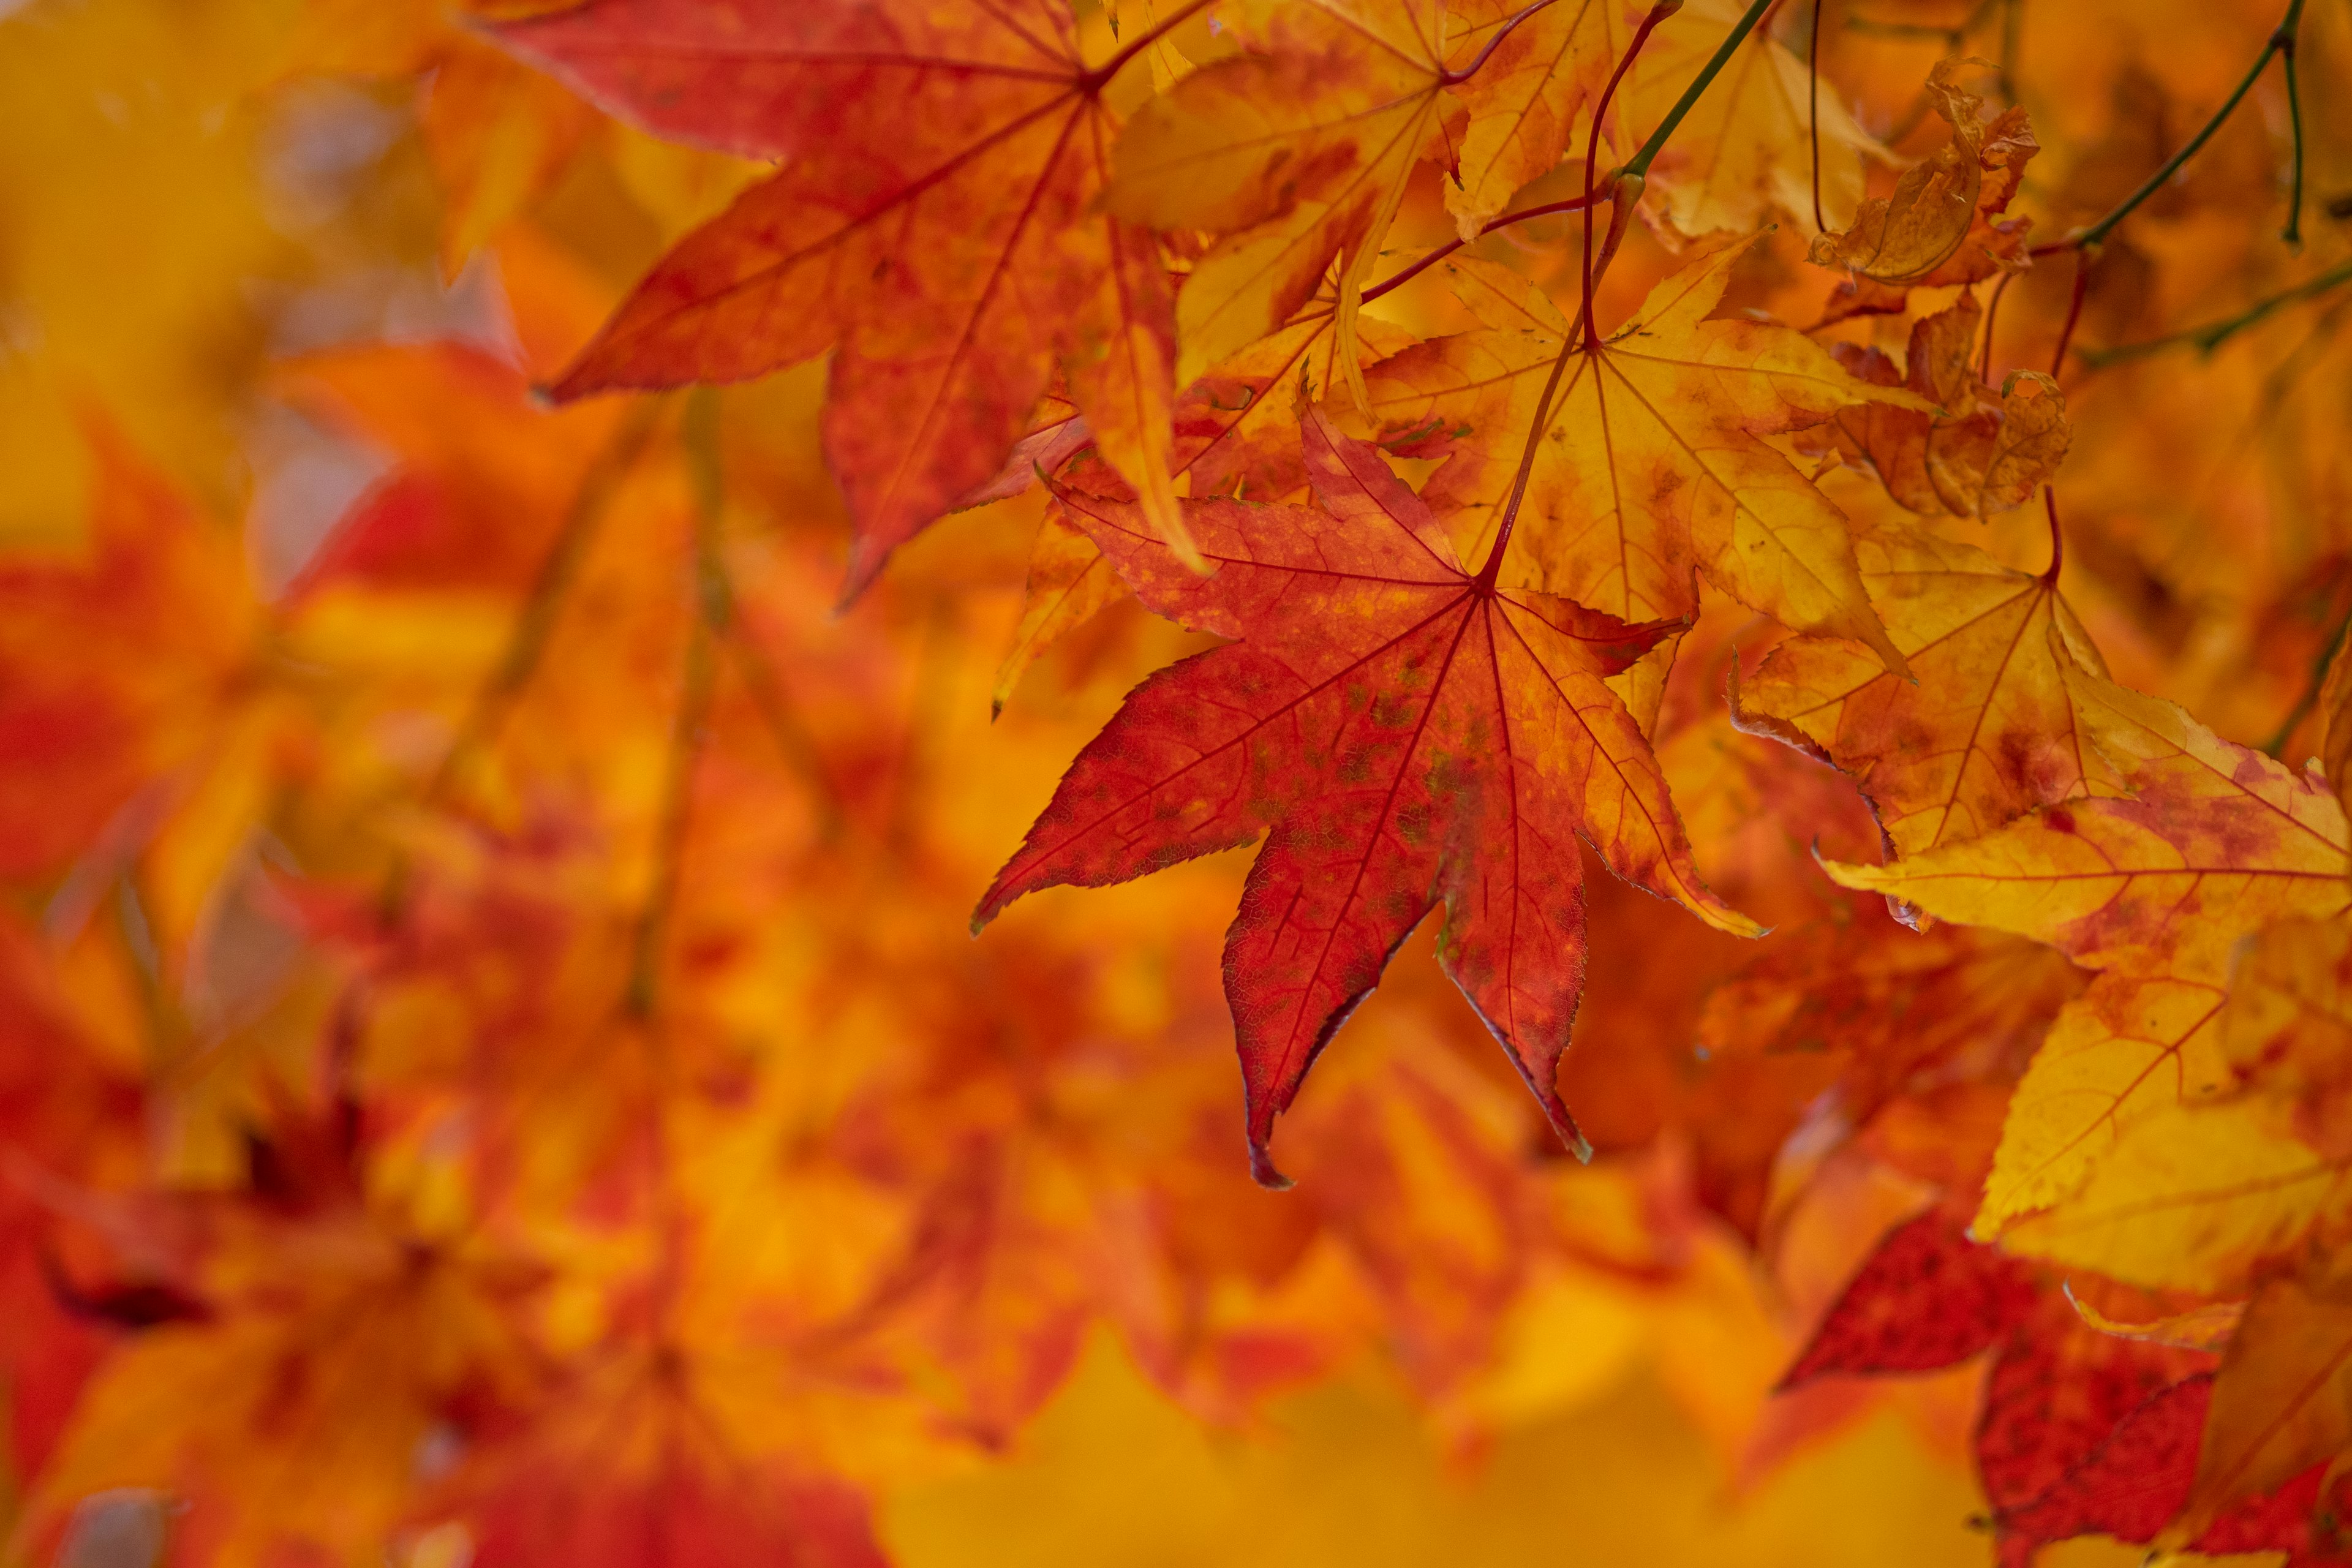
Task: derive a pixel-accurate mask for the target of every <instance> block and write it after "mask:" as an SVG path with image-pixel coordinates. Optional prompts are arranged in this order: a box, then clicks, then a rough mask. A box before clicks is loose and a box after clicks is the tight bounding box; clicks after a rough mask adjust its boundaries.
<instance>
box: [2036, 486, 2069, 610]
mask: <svg viewBox="0 0 2352 1568" xmlns="http://www.w3.org/2000/svg"><path fill="white" fill-rule="evenodd" d="M2042 510H2044V511H2046V512H2048V513H2049V514H2050V564H2049V566H2048V567H2046V568H2044V569H2043V571H2042V581H2043V582H2044V583H2047V584H2050V585H2051V586H2052V587H2053V588H2054V587H2056V586H2057V585H2058V568H2060V567H2061V566H2063V565H2064V564H2065V563H2066V535H2065V534H2064V533H2063V531H2061V530H2060V529H2059V527H2058V490H2057V487H2055V486H2054V485H2043V486H2042Z"/></svg>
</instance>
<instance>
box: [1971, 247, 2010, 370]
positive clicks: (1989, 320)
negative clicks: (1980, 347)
mask: <svg viewBox="0 0 2352 1568" xmlns="http://www.w3.org/2000/svg"><path fill="white" fill-rule="evenodd" d="M2016 277H2017V274H2016V273H2014V272H2004V273H2002V274H2001V275H2000V282H1998V283H1996V284H1994V285H1993V286H1992V298H1991V299H1990V300H1987V301H1985V322H1984V334H1985V337H1984V360H1983V363H1982V366H1981V368H1979V370H1978V372H1977V379H1978V380H1979V381H1981V382H1983V383H1984V384H1986V385H1987V386H1990V385H1991V384H1992V329H1993V323H1994V322H1995V321H1999V320H2000V297H2001V296H2002V295H2004V294H2006V293H2008V292H2009V285H2010V283H2011V280H2012V279H2015V278H2016Z"/></svg>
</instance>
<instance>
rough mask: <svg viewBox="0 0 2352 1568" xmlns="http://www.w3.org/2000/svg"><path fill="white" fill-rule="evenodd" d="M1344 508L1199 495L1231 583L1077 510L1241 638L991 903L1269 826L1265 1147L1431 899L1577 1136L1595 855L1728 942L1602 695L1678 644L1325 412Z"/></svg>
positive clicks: (1251, 972)
mask: <svg viewBox="0 0 2352 1568" xmlns="http://www.w3.org/2000/svg"><path fill="white" fill-rule="evenodd" d="M1305 452H1306V458H1307V468H1308V472H1309V475H1310V476H1311V477H1312V479H1314V481H1315V484H1316V489H1317V492H1318V499H1319V500H1321V502H1322V510H1315V511H1309V510H1302V509H1297V508H1288V507H1250V506H1247V505H1244V504H1242V503H1237V502H1232V501H1193V502H1190V503H1188V504H1187V507H1186V512H1187V517H1188V521H1189V524H1190V526H1192V528H1193V530H1194V531H1195V532H1196V535H1197V536H1198V537H1200V538H1201V539H1202V540H1203V541H1204V544H1203V550H1204V552H1205V554H1206V557H1207V559H1208V560H1209V561H1210V562H1211V563H1212V565H1213V568H1214V570H1213V573H1212V574H1211V575H1209V576H1208V577H1206V578H1200V577H1196V576H1194V575H1193V574H1191V573H1189V572H1187V571H1184V570H1183V569H1182V568H1181V564H1179V563H1177V562H1176V561H1175V559H1174V557H1173V556H1172V555H1171V553H1170V552H1168V551H1167V550H1166V549H1165V548H1164V547H1163V546H1161V545H1159V544H1157V543H1155V542H1152V540H1151V539H1150V538H1149V537H1148V536H1146V535H1144V534H1139V533H1138V532H1137V531H1135V521H1136V511H1135V509H1134V508H1133V507H1131V506H1123V505H1115V504H1109V503H1104V502H1099V501H1095V500H1089V499H1088V498H1086V497H1084V496H1081V495H1078V494H1076V493H1075V492H1070V493H1066V495H1065V497H1064V502H1065V504H1066V505H1067V506H1068V507H1069V508H1070V510H1071V511H1072V514H1073V516H1074V517H1075V518H1076V519H1077V521H1079V522H1080V524H1081V525H1082V526H1084V527H1086V528H1087V531H1089V532H1090V533H1091V534H1092V535H1093V537H1094V539H1095V542H1096V543H1097V545H1098V546H1099V547H1100V548H1101V549H1102V550H1103V552H1104V553H1105V554H1107V555H1108V556H1110V557H1111V558H1112V560H1113V561H1114V562H1115V563H1117V564H1118V566H1119V567H1120V568H1121V570H1122V574H1123V575H1124V576H1125V577H1126V578H1127V580H1128V582H1129V585H1130V586H1132V587H1133V588H1134V589H1135V590H1136V592H1137V594H1138V595H1139V596H1141V597H1142V598H1143V600H1144V602H1145V603H1146V604H1147V605H1150V606H1151V607H1152V608H1154V609H1156V610H1159V611H1160V612H1161V613H1163V614H1167V615H1171V616H1174V617H1175V618H1177V619H1179V620H1181V621H1183V622H1184V623H1186V624H1188V625H1191V626H1196V627H1198V628H1200V629H1202V630H1208V631H1214V632H1218V633H1221V634H1222V635H1224V636H1227V637H1236V638H1239V639H1241V640H1239V641H1237V642H1235V643H1234V644H1233V645H1232V646H1230V647H1223V648H1219V649H1216V650H1213V651H1212V652H1210V653H1206V654H1202V655H1200V656H1198V657H1196V658H1192V659H1188V660H1186V661H1184V662H1183V663H1181V664H1179V665H1176V666H1174V667H1172V668H1171V669H1169V670H1166V671H1163V672H1162V673H1161V674H1160V675H1159V676H1156V677H1154V678H1153V679H1151V680H1150V681H1147V682H1146V683H1145V684H1144V685H1143V686H1142V687H1140V688H1139V689H1137V690H1136V691H1135V692H1134V693H1133V694H1131V695H1130V696H1129V699H1128V701H1127V704H1126V706H1125V707H1123V708H1122V709H1121V710H1120V711H1119V712H1118V715H1116V716H1115V717H1114V718H1113V719H1112V720H1111V721H1110V723H1109V724H1108V726H1107V727H1106V728H1105V730H1104V731H1103V733H1102V734H1101V735H1099V736H1097V738H1096V739H1095V741H1094V742H1091V743H1090V744H1089V745H1088V746H1087V749H1086V751H1085V752H1081V753H1080V755H1079V757H1078V760H1077V761H1076V763H1074V764H1073V765H1072V767H1071V770H1070V772H1069V773H1068V774H1067V775H1066V777H1065V778H1064V779H1063V781H1062V784H1061V785H1060V787H1059V788H1058V789H1057V790H1056V791H1055V796H1054V799H1053V802H1052V803H1051V804H1050V805H1047V807H1046V808H1045V812H1044V814H1043V815H1042V816H1039V818H1038V820H1037V822H1036V824H1035V826H1033V827H1032V828H1031V829H1030V831H1029V835H1028V837H1027V838H1026V840H1025V841H1024V844H1023V847H1022V848H1021V849H1020V850H1019V851H1018V852H1017V853H1016V854H1015V855H1014V856H1013V858H1012V859H1011V860H1010V861H1008V862H1007V863H1006V865H1005V867H1004V868H1003V870H1002V871H1000V872H999V873H998V875H997V878H996V880H995V882H994V883H993V884H992V886H991V887H990V888H989V889H988V891H987V893H986V894H985V895H983V897H982V900H981V902H980V908H979V910H978V912H977V914H976V915H975V916H974V920H975V923H985V922H986V921H989V920H991V919H992V918H993V917H994V916H995V915H996V914H997V913H998V912H1000V911H1001V910H1003V908H1004V906H1005V905H1007V904H1009V903H1010V902H1012V901H1013V900H1014V899H1015V898H1018V897H1019V896H1020V895H1022V894H1023V893H1026V892H1032V891H1034V890H1036V889H1040V888H1044V887H1049V886H1053V885H1055V884H1058V883H1076V884H1079V885H1087V886H1099V885H1101V884H1104V883H1108V882H1116V881H1124V880H1127V879H1129V878H1132V877H1136V876H1139V875H1141V874H1143V873H1144V872H1146V871H1150V870H1156V869H1158V868H1161V867H1164V866H1168V865H1171V864H1173V863H1175V862H1176V861H1179V860H1183V859H1188V858H1192V857H1193V856H1197V855H1203V854H1208V853H1210V852H1212V851H1214V850H1218V849H1224V848H1230V847H1234V846H1237V845H1241V844H1246V843H1249V842H1251V841H1252V840H1254V839H1255V838H1256V837H1258V835H1259V834H1261V833H1263V832H1266V831H1267V830H1268V829H1271V830H1272V834H1271V837H1269V838H1268V840H1267V843H1266V846H1265V848H1264V849H1263V850H1262V851H1261V852H1260V854H1259V856H1258V858H1257V861H1256V863H1255V866H1254V868H1252V870H1251V873H1250V879H1249V883H1248V886H1247V888H1246V889H1244V893H1243V900H1242V909H1241V912H1240V914H1239V916H1238V917H1237V918H1236V919H1235V921H1234V926H1233V929H1232V931H1230V932H1229V933H1228V935H1227V938H1226V950H1225V951H1226V958H1225V973H1226V988H1227V995H1228V997H1229V998H1230V1000H1231V1002H1232V1004H1233V1009H1234V1020H1235V1025H1236V1027H1237V1029H1238V1031H1239V1036H1240V1048H1241V1054H1242V1062H1243V1071H1244V1081H1245V1083H1246V1085H1247V1088H1248V1091H1249V1117H1248V1122H1249V1137H1250V1146H1251V1151H1252V1160H1253V1163H1254V1165H1255V1169H1256V1170H1257V1171H1258V1173H1259V1174H1260V1175H1261V1177H1262V1179H1265V1180H1266V1181H1269V1182H1272V1181H1278V1180H1280V1177H1279V1175H1278V1173H1276V1171H1275V1168H1274V1166H1273V1164H1272V1163H1271V1160H1270V1159H1269V1157H1268V1155H1267V1153H1266V1143H1267V1141H1268V1139H1269V1138H1270V1136H1271V1134H1272V1131H1273V1124H1274V1118H1275V1117H1276V1114H1278V1113H1279V1112H1280V1111H1281V1110H1283V1109H1285V1108H1286V1106H1287V1105H1288V1104H1289V1103H1290V1100H1291V1098H1292V1097H1293V1096H1294V1095H1296V1094H1297V1090H1298V1086H1299V1084H1300V1082H1301V1081H1302V1080H1303V1079H1304V1078H1305V1077H1306V1074H1307V1068H1309V1067H1310V1066H1311V1065H1312V1063H1313V1061H1314V1058H1315V1057H1316V1056H1317V1054H1318V1053H1319V1052H1320V1051H1321V1049H1322V1047H1324V1046H1325V1045H1326V1044H1327V1043H1328V1041H1329V1039H1330V1037H1331V1035H1332V1034H1333V1033H1334V1032H1335V1031H1336V1030H1337V1029H1338V1027H1339V1025H1340V1024H1341V1023H1343V1022H1344V1021H1345V1020H1346V1017H1347V1016H1348V1014H1349V1012H1350V1011H1351V1010H1353V1008H1354V1007H1355V1005H1356V1004H1357V1003H1358V1002H1359V1001H1360V1000H1361V999H1362V997H1363V996H1364V994H1366V993H1367V992H1369V991H1370V989H1371V988H1372V986H1373V985H1374V984H1375V983H1377V981H1378V980H1379V978H1380V973H1381V968H1382V967H1383V965H1384V964H1385V963H1386V962H1387V959H1388V956H1389V954H1390V953H1391V952H1394V951H1395V949H1396V947H1397V945H1398V944H1399V943H1400V942H1402V941H1403V940H1404V939H1405V937H1406V936H1407V935H1409V934H1410V933H1411V932H1412V929H1413V927H1414V926H1416V925H1417V924H1419V923H1420V921H1421V920H1422V919H1423V916H1425V915H1426V914H1427V913H1428V912H1429V911H1430V910H1431V909H1432V908H1433V907H1434V906H1435V905H1437V904H1438V903H1439V902H1441V901H1442V902H1444V904H1445V906H1446V910H1447V924H1446V931H1445V935H1444V939H1443V942H1442V952H1443V955H1444V961H1445V963H1446V967H1447V971H1448V973H1451V974H1453V975H1454V978H1455V979H1456V981H1457V982H1458V983H1459V984H1461V986H1462V988H1463V990H1464V993H1465V994H1466V995H1467V996H1468V997H1469V998H1470V999H1471V1001H1472V1004H1473V1005H1475V1007H1476V1008H1477V1009H1478V1012H1479V1015H1480V1016H1481V1017H1483V1018H1484V1019H1485V1020H1486V1023H1487V1026H1488V1027H1489V1028H1491V1029H1492V1030H1493V1031H1494V1032H1495V1034H1496V1037H1497V1038H1499V1039H1500V1040H1501V1041H1503V1043H1504V1045H1505V1047H1507V1049H1508V1050H1509V1051H1510V1053H1511V1056H1512V1059H1513V1061H1514V1062H1515V1064H1516V1065H1517V1067H1518V1068H1519V1070H1520V1072H1521V1074H1522V1075H1523V1076H1524V1077H1525V1078H1526V1079H1527V1081H1528V1087H1529V1088H1530V1089H1532V1090H1533V1091H1534V1092H1535V1094H1536V1096H1537V1099H1538V1100H1539V1101H1540V1102H1541V1103H1542V1105H1543V1107H1544V1110H1545V1112H1546V1114H1547V1116H1548V1117H1549V1119H1550V1120H1551V1121H1552V1123H1553V1125H1554V1126H1555V1127H1556V1128H1557V1129H1558V1130H1559V1132H1560V1135H1561V1136H1562V1137H1563V1138H1564V1139H1566V1140H1568V1141H1569V1142H1570V1143H1571V1144H1572V1145H1578V1146H1581V1142H1582V1140H1581V1136H1580V1134H1579V1133H1578V1132H1577V1131H1576V1130H1575V1123H1574V1121H1573V1120H1572V1119H1571V1118H1570V1115H1569V1113H1568V1110H1567V1107H1566V1106H1565V1105H1564V1104H1563V1103H1561V1101H1560V1099H1559V1090H1558V1089H1557V1088H1556V1087H1555V1086H1554V1082H1553V1079H1554V1075H1555V1073H1556V1071H1557V1068H1558V1066H1559V1056H1560V1053H1561V1051H1562V1050H1563V1049H1565V1048H1566V1047H1567V1044H1568V1033H1569V1026H1570V1022H1571V1021H1572V1019H1573V1017H1574V1015H1575V1006H1576V999H1577V995H1578V993H1579V991H1580V988H1581V979H1582V963H1581V957H1582V952H1583V900H1582V879H1583V873H1582V868H1581V867H1580V864H1579V860H1578V856H1579V853H1580V852H1579V849H1578V845H1577V840H1578V838H1579V837H1582V838H1584V839H1585V840H1587V841H1589V842H1591V844H1592V845H1593V847H1595V848H1596V849H1597V850H1599V851H1600V853H1601V857H1602V858H1603V859H1605V860H1606V861H1607V862H1608V863H1609V866H1610V868H1611V869H1612V870H1614V871H1615V872H1617V873H1618V875H1620V876H1622V877H1624V878H1626V879H1630V880H1633V881H1635V882H1637V883H1639V884H1641V885H1642V886H1643V887H1645V888H1648V889H1651V890H1652V891H1654V892H1655V893H1657V894H1659V895H1660V896H1662V897H1665V898H1670V899H1674V900H1677V901H1679V902H1681V903H1683V904H1684V905H1685V907H1687V908H1689V909H1691V910H1693V911H1694V912H1696V913H1697V914H1698V915H1699V916H1700V917H1701V918H1702V919H1704V920H1706V921H1709V922H1710V923H1712V924H1716V925H1718V926H1720V927H1722V928H1723V929H1725V930H1727V931H1735V932H1744V933H1752V932H1754V931H1755V930H1756V928H1755V927H1754V926H1753V925H1752V924H1751V923H1750V922H1748V921H1746V920H1745V919H1744V918H1743V917H1741V916H1739V915H1738V914H1736V913H1734V912H1733V911H1731V910H1728V909H1727V908H1726V907H1725V906H1724V905H1723V904H1722V903H1721V902H1720V901H1719V900H1717V899H1716V898H1715V896H1714V895H1713V894H1711V893H1709V892H1708V891H1707V890H1706V888H1705V887H1704V885H1703V884H1701V883H1700V881H1699V879H1698V877H1697V874H1696V870H1695V869H1694V868H1693V867H1692V865H1691V860H1690V852H1689V848H1688V846H1687V845H1686V844H1685V841H1684V837H1683V832H1682V826H1681V823H1680V821H1679V819H1678V818H1677V817H1676V816H1675V808H1674V804H1673V802H1672V801H1671V800H1670V799H1669V798H1668V797H1667V795H1666V791H1665V785H1664V780H1663V778H1661V777H1660V775H1659V773H1658V772H1657V764H1656V761H1655V759H1654V758H1653V757H1652V756H1651V754H1650V751H1649V747H1648V743H1647V742H1645V741H1644V740H1643V737H1642V734H1641V731H1639V730H1638V729H1637V728H1636V727H1635V726H1634V725H1633V720H1632V719H1631V717H1630V716H1629V715H1628V714H1627V713H1626V711H1625V710H1624V707H1623V705H1622V703H1621V702H1620V701H1619V700H1617V698H1616V696H1615V695H1614V694H1613V693H1612V692H1611V691H1610V690H1609V689H1608V688H1607V687H1606V686H1605V685H1603V684H1602V682H1603V680H1604V679H1605V678H1606V677H1607V676H1609V675H1612V674H1614V673H1616V672H1617V671H1618V670H1620V669H1622V668H1624V666H1625V665H1626V664H1628V663H1630V662H1631V661H1632V660H1633V658H1638V657H1639V656H1640V655H1641V654H1642V653H1643V652H1646V651H1647V650H1648V648H1649V647H1652V646H1653V645H1654V643H1655V642H1656V640H1657V639H1658V637H1661V636H1663V635H1664V634H1665V632H1666V631H1667V630H1668V629H1670V627H1669V626H1666V625H1661V624H1653V625H1651V626H1627V625H1625V624H1624V623H1622V622H1620V621H1617V620H1614V619H1612V618H1611V617H1609V616H1601V615H1596V614H1594V613H1593V612H1591V611H1590V610H1586V609H1584V608H1582V607H1581V606H1580V605H1574V604H1571V603H1568V602H1566V601H1563V600H1560V599H1558V598H1555V597H1551V596H1549V595H1539V594H1535V593H1529V592H1516V593H1504V592H1498V591H1497V590H1496V587H1495V584H1494V578H1493V576H1492V574H1491V568H1490V569H1489V570H1488V571H1487V572H1486V573H1482V574H1479V575H1477V576H1473V575H1472V574H1470V573H1468V572H1467V571H1466V570H1465V568H1464V567H1463V565H1462V564H1461V563H1460V560H1459V558H1458V557H1457V556H1456V555H1455V553H1454V544H1453V542H1452V540H1450V539H1448V538H1447V537H1446V535H1445V533H1444V531H1443V530H1442V529H1440V528H1439V527H1438V526H1437V522H1436V520H1435V518H1434V517H1433V516H1432V514H1431V513H1430V510H1429V509H1428V508H1427V507H1426V506H1425V505H1423V503H1422V501H1421V500H1420V499H1419V498H1418V497H1416V496H1415V495H1414V494H1413V493H1412V491H1411V490H1410V489H1406V488H1405V486H1404V485H1403V484H1402V482H1401V481H1400V480H1398V479H1396V477H1395V476H1394V475H1393V474H1391V472H1390V471H1389V470H1388V468H1386V466H1385V465H1384V464H1383V462H1382V460H1381V458H1380V456H1379V454H1378V453H1377V452H1376V451H1374V450H1373V449H1372V448H1370V447H1367V446H1365V445H1363V444H1362V443H1360V442H1356V441H1352V440H1349V438H1347V437H1344V436H1341V435H1339V433H1338V432H1337V431H1336V430H1334V429H1333V428H1332V427H1331V426H1330V425H1329V423H1328V421H1327V420H1326V419H1324V417H1323V416H1321V415H1320V414H1319V413H1316V414H1314V415H1312V416H1310V418H1309V422H1308V424H1307V426H1306V430H1305Z"/></svg>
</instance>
